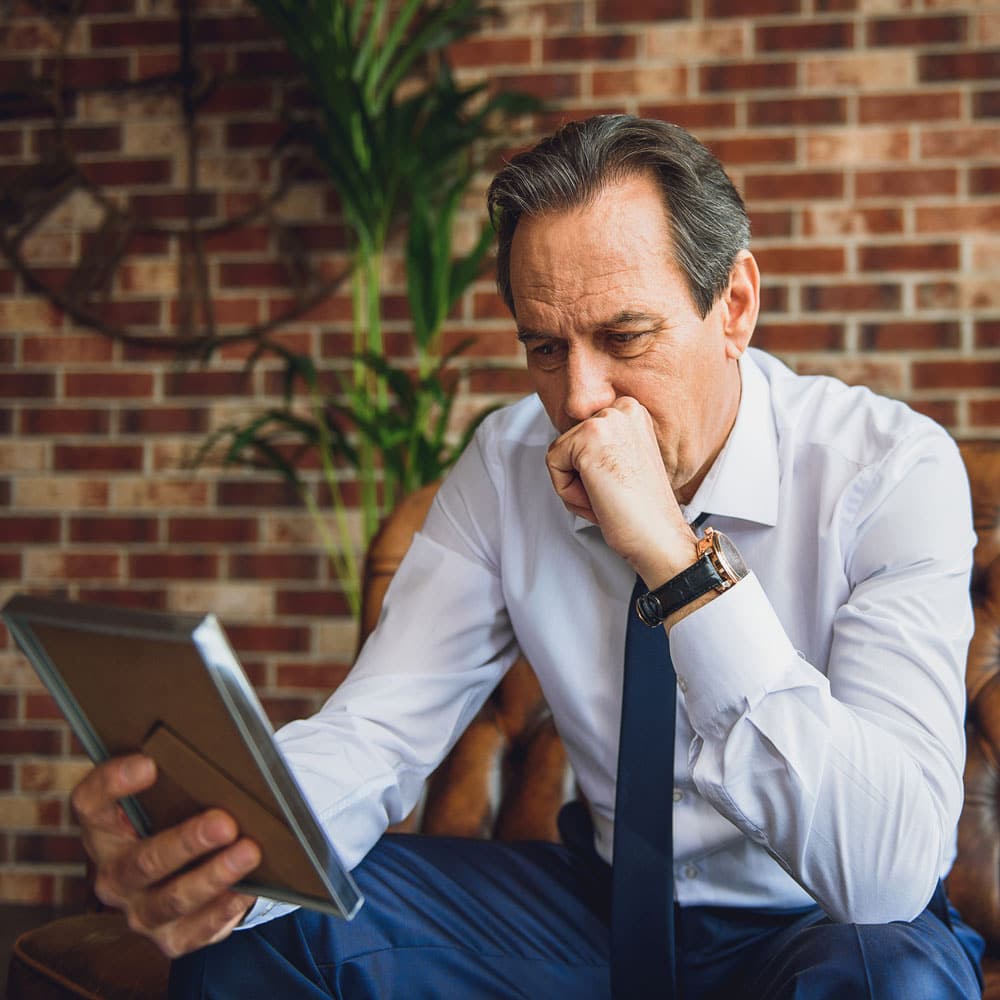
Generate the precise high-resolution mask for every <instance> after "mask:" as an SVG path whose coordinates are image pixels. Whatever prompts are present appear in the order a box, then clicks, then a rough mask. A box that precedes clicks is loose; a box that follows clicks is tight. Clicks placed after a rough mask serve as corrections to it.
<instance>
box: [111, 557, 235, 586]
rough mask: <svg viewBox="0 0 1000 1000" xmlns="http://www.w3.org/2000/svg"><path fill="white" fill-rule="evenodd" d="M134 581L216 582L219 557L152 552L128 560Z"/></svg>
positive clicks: (130, 573)
mask: <svg viewBox="0 0 1000 1000" xmlns="http://www.w3.org/2000/svg"><path fill="white" fill-rule="evenodd" d="M128 573H129V577H130V578H131V579H133V580H215V579H217V578H218V575H219V557H218V556H217V555H210V554H207V553H178V552H150V553H141V554H133V555H130V556H129V559H128Z"/></svg>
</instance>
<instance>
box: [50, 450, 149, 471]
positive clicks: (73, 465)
mask: <svg viewBox="0 0 1000 1000" xmlns="http://www.w3.org/2000/svg"><path fill="white" fill-rule="evenodd" d="M142 458H143V448H142V445H125V444H105V445H95V444H88V445H73V444H57V445H56V447H55V456H54V461H53V468H54V469H55V470H56V471H58V472H96V471H102V472H138V471H139V470H140V469H142Z"/></svg>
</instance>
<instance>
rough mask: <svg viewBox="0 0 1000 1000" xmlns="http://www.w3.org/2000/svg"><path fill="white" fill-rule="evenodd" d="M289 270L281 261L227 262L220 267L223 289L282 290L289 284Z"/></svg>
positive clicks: (220, 282)
mask: <svg viewBox="0 0 1000 1000" xmlns="http://www.w3.org/2000/svg"><path fill="white" fill-rule="evenodd" d="M289 277H290V276H289V273H288V268H286V267H285V266H284V265H283V264H282V263H281V262H280V261H275V260H262V261H225V262H223V263H222V264H220V265H219V286H220V287H221V288H238V289H241V290H243V289H246V288H261V287H265V288H266V287H271V288H282V287H284V286H286V285H288V283H289Z"/></svg>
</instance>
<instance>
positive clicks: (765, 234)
mask: <svg viewBox="0 0 1000 1000" xmlns="http://www.w3.org/2000/svg"><path fill="white" fill-rule="evenodd" d="M794 225H795V215H794V213H793V212H791V211H786V210H783V209H776V210H775V211H771V212H769V211H766V210H765V209H757V210H755V211H753V212H751V213H750V227H751V229H752V231H753V235H754V237H755V238H756V239H767V238H773V237H781V236H791V235H792V233H793V231H794Z"/></svg>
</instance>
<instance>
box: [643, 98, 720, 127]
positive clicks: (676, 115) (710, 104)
mask: <svg viewBox="0 0 1000 1000" xmlns="http://www.w3.org/2000/svg"><path fill="white" fill-rule="evenodd" d="M640 96H642V95H640ZM639 114H640V115H641V116H642V117H643V118H658V119H660V121H665V122H674V123H675V124H676V125H680V126H681V127H682V128H686V129H690V130H692V131H695V132H701V131H705V130H708V129H716V128H733V127H734V126H735V125H736V104H735V102H733V101H694V100H692V101H680V102H677V103H667V104H659V103H658V104H640V105H639Z"/></svg>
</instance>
